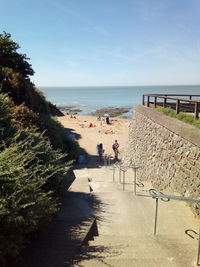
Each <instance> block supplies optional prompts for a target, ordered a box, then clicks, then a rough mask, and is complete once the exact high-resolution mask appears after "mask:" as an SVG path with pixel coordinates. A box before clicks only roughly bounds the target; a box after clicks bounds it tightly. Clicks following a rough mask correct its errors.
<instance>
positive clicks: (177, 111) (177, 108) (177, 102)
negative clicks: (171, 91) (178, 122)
mask: <svg viewBox="0 0 200 267" xmlns="http://www.w3.org/2000/svg"><path fill="white" fill-rule="evenodd" d="M179 112H180V100H177V101H176V114H179Z"/></svg>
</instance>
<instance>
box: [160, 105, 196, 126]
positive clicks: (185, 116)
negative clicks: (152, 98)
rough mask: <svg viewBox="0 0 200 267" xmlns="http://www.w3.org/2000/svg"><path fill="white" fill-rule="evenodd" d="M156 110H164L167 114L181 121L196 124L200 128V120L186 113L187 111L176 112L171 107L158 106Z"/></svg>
mask: <svg viewBox="0 0 200 267" xmlns="http://www.w3.org/2000/svg"><path fill="white" fill-rule="evenodd" d="M156 110H157V111H159V112H162V113H163V114H165V115H167V116H170V117H172V118H176V119H178V120H180V121H184V122H186V123H189V124H191V125H194V126H196V127H197V128H200V120H199V119H195V118H194V117H193V116H192V115H189V114H185V113H179V114H176V112H175V110H173V109H171V108H164V107H157V108H156Z"/></svg>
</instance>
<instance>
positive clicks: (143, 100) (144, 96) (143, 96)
mask: <svg viewBox="0 0 200 267" xmlns="http://www.w3.org/2000/svg"><path fill="white" fill-rule="evenodd" d="M144 98H145V95H143V96H142V105H143V106H144Z"/></svg>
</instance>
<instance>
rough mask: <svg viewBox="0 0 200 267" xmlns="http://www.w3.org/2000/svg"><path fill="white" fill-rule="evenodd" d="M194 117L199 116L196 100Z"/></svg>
mask: <svg viewBox="0 0 200 267" xmlns="http://www.w3.org/2000/svg"><path fill="white" fill-rule="evenodd" d="M194 118H195V119H198V118H199V106H198V102H196V103H195V104H194Z"/></svg>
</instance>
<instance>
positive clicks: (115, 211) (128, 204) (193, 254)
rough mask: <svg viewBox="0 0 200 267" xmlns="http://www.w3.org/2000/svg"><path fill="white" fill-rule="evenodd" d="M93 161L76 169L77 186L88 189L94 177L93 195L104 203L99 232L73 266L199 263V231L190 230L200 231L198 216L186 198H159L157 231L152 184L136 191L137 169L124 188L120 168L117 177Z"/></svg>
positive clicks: (109, 169)
mask: <svg viewBox="0 0 200 267" xmlns="http://www.w3.org/2000/svg"><path fill="white" fill-rule="evenodd" d="M92 164H93V163H92V162H91V164H90V165H89V166H88V167H89V168H85V169H79V170H75V175H76V181H75V183H74V184H73V186H72V189H73V188H74V189H75V190H77V188H80V187H81V188H82V189H83V188H85V190H86V191H89V187H88V178H89V179H90V182H89V184H90V187H91V188H92V189H93V192H92V194H94V195H95V197H96V198H97V199H98V200H99V203H100V206H99V209H98V211H97V214H96V215H97V216H98V231H99V236H98V237H95V239H94V240H93V241H90V244H89V246H88V247H84V248H83V249H82V253H81V254H80V255H79V256H77V257H76V259H75V260H74V262H73V264H72V266H85V267H90V266H91V267H92V266H93V267H96V266H97V267H98V266H112V267H118V266H119V267H124V266H129V267H130V266H133V267H134V266H138V267H143V266H144V267H148V266H155V267H156V266H158V267H162V266H163V267H168V266H169V267H172V266H173V267H179V266H180V267H186V266H187V267H191V266H196V259H197V247H198V241H197V237H198V236H197V235H195V234H194V233H193V237H194V238H191V237H189V236H188V235H186V234H185V231H186V230H188V229H189V230H192V231H195V232H198V230H199V229H198V228H199V221H198V220H197V219H195V218H194V215H193V214H192V212H191V210H190V208H189V207H188V206H187V204H186V203H185V202H181V201H175V200H171V201H169V202H163V201H161V200H159V207H158V224H157V235H155V236H154V234H153V231H154V219H155V199H152V198H151V197H148V189H149V188H150V185H146V186H145V187H144V188H139V189H138V190H139V191H138V193H137V196H135V195H134V193H133V189H134V186H133V171H132V170H129V171H128V172H127V173H126V184H125V190H124V191H123V190H122V189H123V187H122V184H120V183H119V178H118V177H119V176H118V172H116V174H115V182H113V172H112V169H111V168H109V167H101V168H92ZM81 188H80V189H81ZM142 195H144V196H142ZM190 233H192V232H191V231H190Z"/></svg>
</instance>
